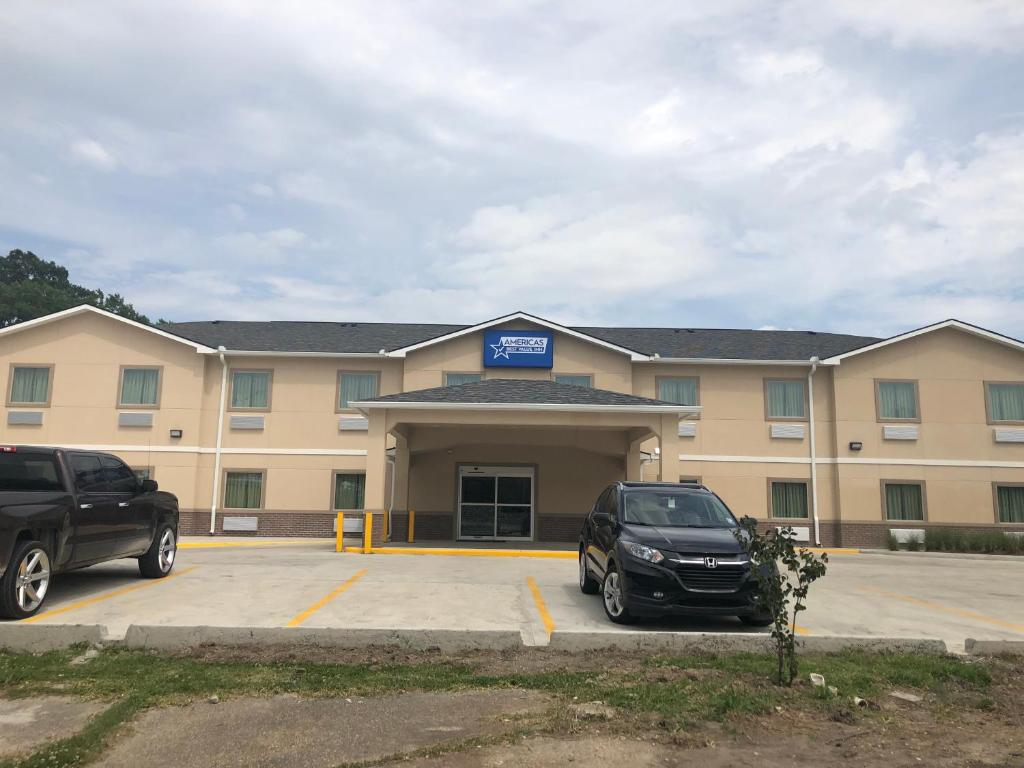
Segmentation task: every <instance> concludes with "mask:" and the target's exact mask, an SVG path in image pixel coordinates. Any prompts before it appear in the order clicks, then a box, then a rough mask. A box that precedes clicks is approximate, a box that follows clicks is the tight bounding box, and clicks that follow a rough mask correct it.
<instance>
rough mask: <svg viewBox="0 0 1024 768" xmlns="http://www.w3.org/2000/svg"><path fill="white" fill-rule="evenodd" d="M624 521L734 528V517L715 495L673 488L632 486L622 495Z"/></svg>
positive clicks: (677, 525) (687, 526)
mask: <svg viewBox="0 0 1024 768" xmlns="http://www.w3.org/2000/svg"><path fill="white" fill-rule="evenodd" d="M622 498H623V521H624V522H626V523H633V524H634V525H660V526H665V527H677V528H736V527H737V523H736V518H734V517H733V516H732V513H731V512H729V510H728V509H726V507H725V505H724V504H723V503H722V502H721V501H719V500H718V498H717V497H715V496H713V495H712V494H710V493H706V492H702V491H685V490H676V489H674V488H651V489H647V488H644V489H639V488H637V489H632V490H628V491H626V492H625V493H624V494H623V495H622Z"/></svg>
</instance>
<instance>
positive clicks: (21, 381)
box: [7, 365, 52, 405]
mask: <svg viewBox="0 0 1024 768" xmlns="http://www.w3.org/2000/svg"><path fill="white" fill-rule="evenodd" d="M51 368H52V366H49V365H12V366H11V389H10V391H9V392H8V393H7V395H8V396H7V404H8V405H49V404H50V369H51Z"/></svg>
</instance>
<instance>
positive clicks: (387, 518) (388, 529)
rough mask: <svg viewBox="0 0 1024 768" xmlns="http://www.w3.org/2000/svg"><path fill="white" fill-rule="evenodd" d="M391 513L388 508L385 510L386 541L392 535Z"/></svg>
mask: <svg viewBox="0 0 1024 768" xmlns="http://www.w3.org/2000/svg"><path fill="white" fill-rule="evenodd" d="M390 518H391V513H390V512H389V511H388V510H384V541H385V543H386V542H388V541H389V540H390V539H389V537H390V535H391V520H390Z"/></svg>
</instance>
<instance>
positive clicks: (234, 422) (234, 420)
mask: <svg viewBox="0 0 1024 768" xmlns="http://www.w3.org/2000/svg"><path fill="white" fill-rule="evenodd" d="M229 423H230V424H231V428H232V429H255V430H260V429H263V417H262V416H232V417H231V421H230V422H229Z"/></svg>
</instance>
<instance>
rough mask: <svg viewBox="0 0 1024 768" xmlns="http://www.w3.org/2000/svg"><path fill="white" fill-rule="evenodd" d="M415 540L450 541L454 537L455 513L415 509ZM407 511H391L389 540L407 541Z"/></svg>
mask: <svg viewBox="0 0 1024 768" xmlns="http://www.w3.org/2000/svg"><path fill="white" fill-rule="evenodd" d="M414 525H415V530H414V531H413V533H414V534H415V537H416V541H451V540H452V539H454V538H455V515H453V514H452V513H451V512H421V511H420V510H418V509H417V510H416V522H415V524H414ZM408 538H409V513H408V512H406V511H404V510H403V511H398V510H395V511H394V512H392V513H391V540H392V541H407V540H408Z"/></svg>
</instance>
